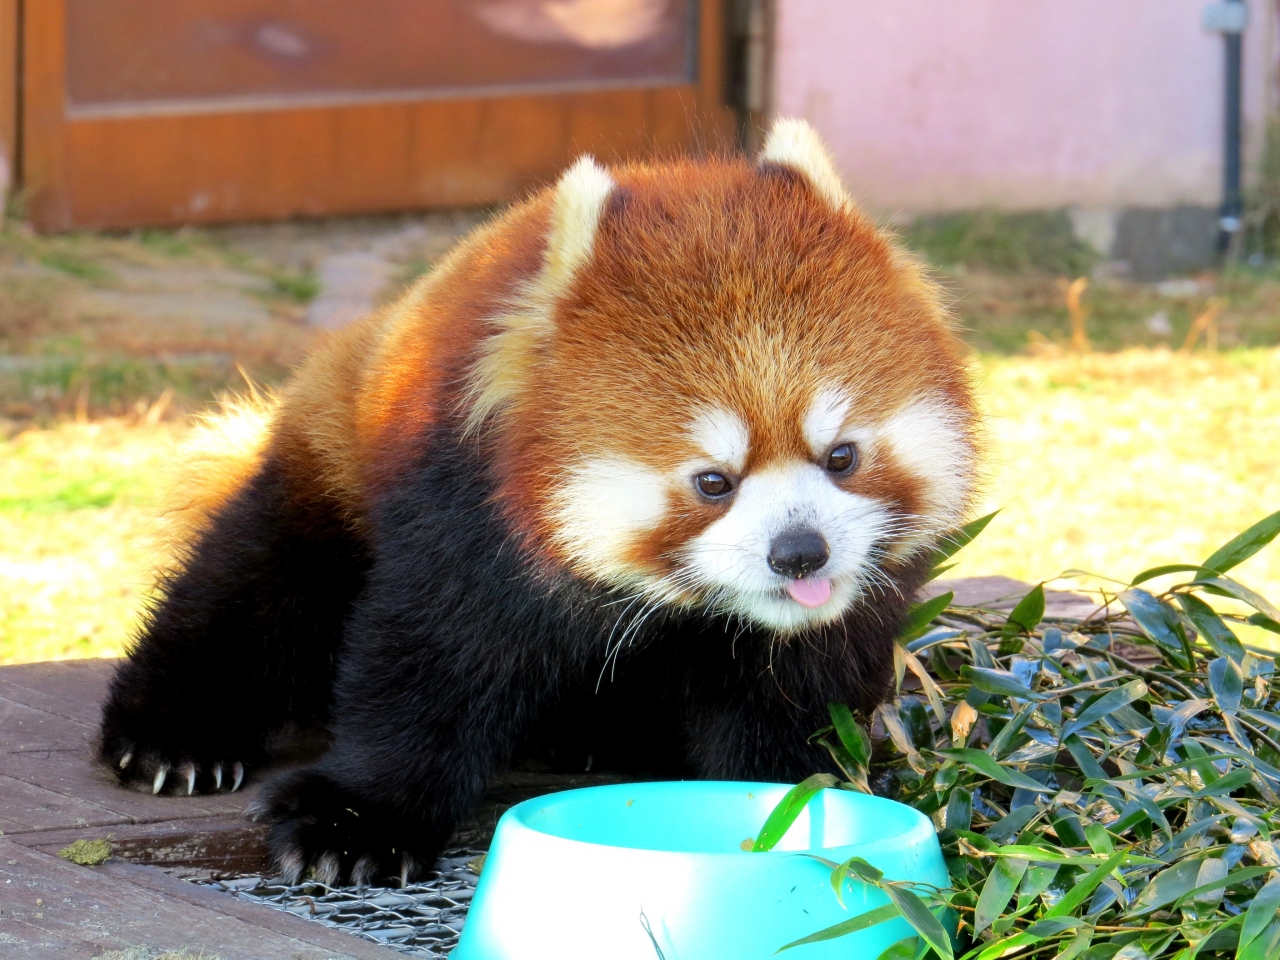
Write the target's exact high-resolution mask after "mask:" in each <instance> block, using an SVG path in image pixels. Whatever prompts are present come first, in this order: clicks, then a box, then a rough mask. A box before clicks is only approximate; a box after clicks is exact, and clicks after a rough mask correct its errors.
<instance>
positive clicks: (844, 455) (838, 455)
mask: <svg viewBox="0 0 1280 960" xmlns="http://www.w3.org/2000/svg"><path fill="white" fill-rule="evenodd" d="M857 463H858V448H857V447H855V446H854V445H853V444H852V443H842V444H840V446H838V447H836V448H835V449H834V450H832V451H831V452H830V453H829V454H827V469H828V470H830V471H831V472H832V473H848V472H849V471H850V470H852V469H853V468H854V467H855V466H857Z"/></svg>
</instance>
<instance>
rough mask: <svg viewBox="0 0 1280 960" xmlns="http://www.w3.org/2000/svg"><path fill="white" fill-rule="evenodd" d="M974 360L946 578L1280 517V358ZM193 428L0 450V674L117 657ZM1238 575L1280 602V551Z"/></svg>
mask: <svg viewBox="0 0 1280 960" xmlns="http://www.w3.org/2000/svg"><path fill="white" fill-rule="evenodd" d="M980 362H981V367H982V372H983V388H982V389H983V394H984V397H985V403H986V407H987V411H988V416H989V426H990V431H991V436H992V461H991V484H990V487H989V497H988V500H989V502H990V503H991V505H992V506H993V507H995V506H1000V507H1002V508H1003V512H1002V513H1001V515H1000V517H999V518H997V520H996V522H995V523H993V524H992V525H991V526H990V527H989V528H988V529H987V531H986V532H985V533H984V534H983V535H982V536H981V537H980V538H979V539H978V540H977V541H976V542H975V543H974V544H973V545H972V546H971V547H969V548H968V549H966V550H965V552H964V553H963V554H962V555H961V556H962V557H963V560H962V562H961V565H960V566H959V567H958V568H957V569H956V570H955V571H954V573H953V574H952V575H961V576H966V575H968V576H973V575H979V574H993V573H1001V574H1007V575H1009V576H1014V577H1019V578H1022V579H1026V580H1040V579H1042V578H1046V577H1052V576H1054V575H1056V574H1057V573H1059V572H1060V571H1062V570H1064V569H1066V568H1069V567H1082V568H1086V569H1089V570H1093V571H1096V572H1098V573H1102V574H1106V575H1109V576H1114V577H1123V578H1127V577H1130V576H1132V575H1133V574H1135V573H1137V572H1138V571H1139V570H1141V569H1143V568H1144V567H1147V566H1152V565H1155V564H1158V563H1165V562H1178V561H1192V562H1194V561H1198V560H1203V559H1204V558H1205V557H1206V556H1208V554H1209V553H1210V552H1211V551H1212V550H1213V549H1214V548H1215V547H1217V546H1218V545H1219V544H1220V543H1222V542H1223V541H1225V540H1226V539H1228V538H1229V537H1231V536H1232V535H1233V534H1235V533H1237V532H1239V531H1240V530H1243V529H1244V528H1245V527H1247V526H1248V525H1249V524H1251V523H1253V522H1254V521H1255V520H1257V519H1259V518H1260V517H1262V516H1263V515H1265V514H1267V513H1270V512H1272V511H1274V510H1276V509H1280V350H1277V349H1268V350H1261V349H1259V350H1249V351H1241V352H1238V353H1231V354H1223V355H1194V356H1189V357H1188V356H1182V355H1178V354H1172V353H1169V352H1162V351H1148V350H1132V351H1126V352H1123V353H1118V354H1093V355H1087V356H1083V357H1074V356H1059V357H1045V358H1030V357H1016V358H1001V357H986V358H983V359H982V360H981V361H980ZM189 430H190V426H189V425H188V424H185V423H172V424H167V423H161V424H158V425H154V426H147V425H146V424H145V423H139V424H131V423H128V422H126V421H123V420H107V421H101V422H97V423H91V424H77V423H66V424H63V425H60V426H58V427H56V428H54V429H49V430H29V431H27V432H24V433H21V434H19V435H17V436H16V437H14V438H12V439H10V440H8V441H6V442H4V443H3V444H0V663H4V662H7V663H15V662H23V661H31V660H45V659H60V658H69V657H86V656H108V655H112V654H116V653H119V652H120V651H121V650H122V649H123V647H124V645H125V643H126V642H127V639H128V636H129V632H130V630H131V629H132V627H133V625H134V624H135V623H136V620H137V616H138V612H139V610H140V607H141V604H142V602H143V600H144V598H145V596H146V591H147V589H148V583H149V580H150V571H151V569H152V568H153V566H154V564H155V562H156V560H157V559H158V558H157V554H156V550H155V547H154V544H155V542H156V541H155V540H154V534H155V533H156V530H157V528H156V523H155V518H156V515H157V513H158V511H159V503H160V500H161V495H162V486H163V480H162V478H163V476H164V474H165V470H166V467H167V465H168V463H169V461H170V460H171V459H172V456H173V451H174V449H175V441H177V440H181V439H182V438H183V437H185V436H186V435H187V434H188V432H189ZM1238 575H1239V578H1240V579H1241V580H1243V581H1244V582H1245V583H1248V584H1249V585H1251V586H1253V587H1255V588H1256V589H1258V590H1260V591H1261V592H1262V593H1264V594H1266V595H1269V596H1271V597H1273V598H1280V544H1276V545H1273V546H1271V547H1269V548H1268V549H1266V550H1264V551H1263V552H1262V553H1260V554H1259V555H1257V556H1256V557H1254V558H1252V559H1251V560H1249V561H1248V562H1246V563H1245V564H1243V565H1242V566H1241V567H1240V568H1239V569H1238ZM1257 639H1261V638H1257Z"/></svg>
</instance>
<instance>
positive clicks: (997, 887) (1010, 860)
mask: <svg viewBox="0 0 1280 960" xmlns="http://www.w3.org/2000/svg"><path fill="white" fill-rule="evenodd" d="M1029 865H1030V863H1029V861H1027V860H1023V859H1021V858H1020V857H1002V858H1001V859H999V860H997V861H996V864H995V866H994V867H992V868H991V873H989V874H988V875H987V882H986V883H984V884H983V885H982V894H981V895H980V896H979V897H978V906H977V909H976V911H975V912H974V915H973V935H974V936H975V937H976V936H978V934H980V933H982V931H983V930H985V929H987V927H989V926H991V924H992V923H993V922H994V921H995V919H996V918H997V917H999V916H1000V914H1001V913H1003V912H1004V908H1005V907H1007V906H1008V905H1009V901H1010V900H1012V899H1013V894H1014V891H1016V890H1017V889H1018V884H1020V883H1021V882H1022V877H1023V875H1024V874H1025V873H1026V872H1027V867H1028V866H1029Z"/></svg>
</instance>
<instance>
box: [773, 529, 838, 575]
mask: <svg viewBox="0 0 1280 960" xmlns="http://www.w3.org/2000/svg"><path fill="white" fill-rule="evenodd" d="M830 556H831V550H830V549H829V548H828V547H827V541H826V538H825V537H823V535H822V534H820V533H819V532H818V531H817V530H813V529H811V528H807V527H804V528H801V529H798V530H788V531H787V532H786V533H781V534H779V535H778V536H777V537H775V538H774V541H773V543H772V544H771V545H770V546H769V568H770V569H771V570H773V572H774V573H780V574H782V575H783V576H784V577H807V576H808V575H809V574H811V573H813V572H814V571H815V570H821V569H822V567H823V566H824V565H825V564H826V562H827V559H828V558H829V557H830Z"/></svg>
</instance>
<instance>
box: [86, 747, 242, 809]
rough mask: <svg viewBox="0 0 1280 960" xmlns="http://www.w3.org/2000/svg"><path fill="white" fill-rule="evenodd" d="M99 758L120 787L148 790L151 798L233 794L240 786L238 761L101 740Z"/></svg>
mask: <svg viewBox="0 0 1280 960" xmlns="http://www.w3.org/2000/svg"><path fill="white" fill-rule="evenodd" d="M100 755H101V757H102V760H103V762H104V763H106V764H107V766H109V767H110V768H111V770H112V772H113V773H115V775H116V777H117V778H118V779H119V780H120V781H121V782H122V783H137V784H141V785H142V786H149V787H150V788H151V792H152V793H155V794H158V793H174V794H178V795H186V796H191V795H192V794H194V793H221V792H223V791H229V792H233V793H234V792H235V791H236V790H239V789H240V785H241V784H242V783H244V775H245V765H244V763H243V762H242V761H240V760H234V759H225V758H220V757H216V756H212V755H211V756H205V757H200V756H197V755H196V752H195V751H187V750H181V749H175V748H173V747H170V746H164V745H160V744H154V743H153V744H143V743H137V742H135V741H133V740H130V739H128V738H125V737H119V736H117V737H111V738H108V739H106V740H104V741H103V744H102V747H101V750H100Z"/></svg>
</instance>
